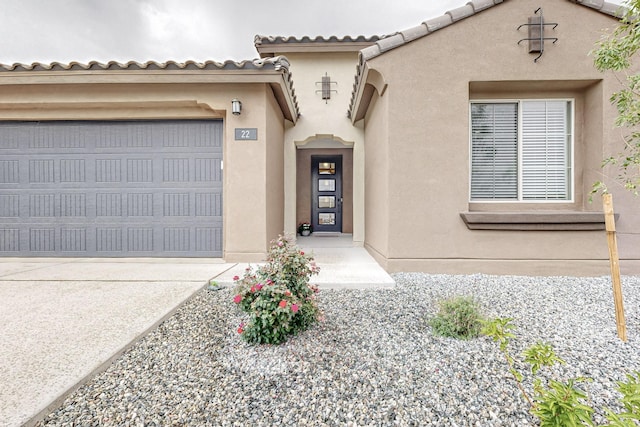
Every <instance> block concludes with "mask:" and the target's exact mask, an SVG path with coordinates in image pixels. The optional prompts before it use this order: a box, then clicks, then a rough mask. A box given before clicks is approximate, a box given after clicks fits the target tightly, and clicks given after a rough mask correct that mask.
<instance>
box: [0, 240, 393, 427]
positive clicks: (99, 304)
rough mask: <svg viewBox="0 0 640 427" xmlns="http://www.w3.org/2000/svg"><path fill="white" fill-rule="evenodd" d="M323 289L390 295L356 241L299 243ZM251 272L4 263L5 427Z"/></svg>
mask: <svg viewBox="0 0 640 427" xmlns="http://www.w3.org/2000/svg"><path fill="white" fill-rule="evenodd" d="M298 245H299V246H300V247H301V248H303V250H305V251H308V252H312V253H314V255H315V257H316V262H317V263H318V265H319V266H320V268H321V273H320V275H319V276H315V277H314V280H313V283H317V284H319V285H320V287H321V288H325V289H326V288H335V287H346V288H368V287H385V288H386V287H393V286H394V284H395V283H394V282H393V280H392V279H391V277H389V275H388V274H387V273H386V272H384V270H382V268H380V266H379V265H378V264H377V263H376V262H375V261H374V260H373V258H371V256H370V255H369V254H368V253H367V252H366V251H365V250H364V249H363V248H360V247H353V245H352V243H351V238H350V236H343V237H334V238H329V237H318V238H300V239H299V240H298ZM246 266H247V265H246V264H228V263H224V262H222V261H221V260H219V259H167V258H145V259H120V258H119V259H96V258H0V325H1V326H0V331H1V334H0V427H5V426H20V425H23V424H25V423H26V424H27V425H30V424H32V423H33V421H34V420H36V419H38V418H39V417H41V416H42V415H44V414H45V413H46V412H48V410H50V409H53V408H55V407H56V406H57V405H58V404H59V403H60V402H61V401H62V398H63V397H64V396H65V395H66V394H68V393H69V392H70V391H72V390H74V389H75V388H76V387H77V386H79V385H80V384H82V383H83V382H84V381H86V380H87V379H88V378H90V377H91V376H92V375H93V374H94V373H96V372H99V371H100V370H102V369H105V368H106V367H107V366H108V365H109V364H110V363H111V361H112V360H113V359H114V358H116V357H117V356H118V355H120V354H121V353H122V352H123V351H124V350H125V349H126V348H128V347H129V346H130V345H131V344H132V343H133V342H134V341H136V340H137V339H139V338H140V337H141V336H144V335H145V334H146V333H147V332H148V331H149V330H151V329H153V328H154V327H156V326H157V325H158V324H159V323H161V322H162V321H163V320H164V319H166V318H167V317H168V316H170V315H171V314H172V313H173V312H174V311H175V310H176V309H177V308H178V307H179V306H180V305H181V304H182V303H183V302H184V301H186V300H187V299H188V298H189V297H191V296H192V295H193V294H194V293H195V292H197V291H199V290H200V289H202V288H203V287H204V286H206V284H207V283H208V282H209V280H211V279H214V280H216V281H217V282H218V283H220V284H223V285H224V284H227V285H230V284H231V282H232V278H233V276H234V275H241V274H242V272H243V271H244V269H245V268H246Z"/></svg>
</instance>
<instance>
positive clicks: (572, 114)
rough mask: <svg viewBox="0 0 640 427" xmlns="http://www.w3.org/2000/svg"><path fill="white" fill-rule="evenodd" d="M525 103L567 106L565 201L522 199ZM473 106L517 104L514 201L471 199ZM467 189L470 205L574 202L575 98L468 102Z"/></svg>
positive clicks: (506, 99) (474, 100) (501, 99)
mask: <svg viewBox="0 0 640 427" xmlns="http://www.w3.org/2000/svg"><path fill="white" fill-rule="evenodd" d="M527 101H543V102H545V101H563V102H566V103H567V104H568V119H569V122H570V123H569V125H570V127H569V129H568V131H569V133H570V138H569V150H570V153H569V171H570V175H569V179H570V183H569V185H568V191H569V197H568V198H566V199H524V198H523V182H522V177H523V169H524V168H523V167H522V164H523V163H522V161H523V154H522V152H523V150H522V138H523V114H522V105H523V103H524V102H527ZM473 104H517V114H518V119H517V141H516V145H517V150H518V153H517V159H518V160H517V161H518V163H517V165H516V167H517V176H516V177H517V198H515V199H472V198H471V189H472V174H473V125H472V117H471V116H472V106H473ZM468 112H469V117H468V120H469V187H468V193H467V194H468V201H469V203H470V204H472V203H489V204H491V203H497V204H509V203H512V204H547V203H550V204H567V203H574V202H575V185H576V176H575V173H576V166H575V132H576V125H575V115H576V100H575V98H567V97H561V98H499V99H493V98H489V99H484V98H481V99H472V100H469V110H468Z"/></svg>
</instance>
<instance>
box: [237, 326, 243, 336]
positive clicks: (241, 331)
mask: <svg viewBox="0 0 640 427" xmlns="http://www.w3.org/2000/svg"><path fill="white" fill-rule="evenodd" d="M243 332H244V329H242V326H240V327H239V328H238V333H239V334H241V333H243Z"/></svg>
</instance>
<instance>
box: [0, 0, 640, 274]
mask: <svg viewBox="0 0 640 427" xmlns="http://www.w3.org/2000/svg"><path fill="white" fill-rule="evenodd" d="M618 13H619V11H618V6H617V5H614V4H611V3H608V2H604V1H602V0H583V1H579V0H578V1H570V0H538V1H536V2H533V3H532V2H531V1H528V0H504V1H499V0H475V1H472V2H469V3H467V4H466V5H465V6H462V7H460V8H457V9H454V10H452V11H450V12H447V13H446V14H445V15H443V16H440V17H436V18H433V19H430V20H428V21H426V22H424V23H422V24H420V25H417V26H416V27H414V28H410V29H407V30H405V31H400V32H398V33H396V34H393V35H391V36H388V37H378V36H374V37H362V36H360V37H344V38H337V37H328V38H325V37H316V38H313V39H312V38H309V37H303V38H293V37H292V38H287V37H267V36H256V39H255V41H254V42H255V46H256V49H257V51H258V53H259V55H260V59H256V60H253V61H245V62H240V63H236V62H230V61H227V62H223V63H220V62H214V61H210V62H206V63H195V62H186V63H176V62H167V63H156V62H148V63H145V64H138V63H134V62H130V63H127V64H119V63H115V62H111V63H107V64H101V63H96V62H92V63H89V64H78V63H71V64H58V63H54V64H39V63H36V64H31V65H24V64H14V65H4V66H1V67H0V120H1V121H0V135H1V137H0V138H1V139H0V254H1V256H105V257H121V256H136V257H139V256H171V257H174V256H185V257H197V256H203V257H222V258H224V259H225V260H226V261H228V262H241V261H257V260H260V259H262V258H263V257H264V255H265V253H266V250H267V247H268V242H269V241H270V240H271V239H273V238H274V237H276V236H277V235H278V234H280V233H282V232H283V231H284V232H287V233H295V231H296V229H297V227H298V224H299V223H301V222H306V221H310V222H311V223H312V224H313V227H314V232H315V233H329V234H330V233H345V234H350V235H352V236H353V242H354V245H363V246H364V247H366V248H367V250H368V251H369V252H370V253H371V254H372V255H373V256H374V257H375V258H376V260H377V261H378V262H379V263H380V264H381V265H382V266H383V267H384V268H385V269H387V271H390V272H391V271H427V272H442V273H473V272H486V273H501V274H507V273H508V274H580V275H583V274H606V273H607V270H608V250H607V245H606V239H605V237H604V232H603V231H602V230H603V229H604V216H603V214H602V207H601V204H600V203H598V200H597V198H596V201H595V202H593V203H590V202H589V200H588V199H589V192H590V190H591V186H592V183H593V182H595V181H596V180H598V179H600V174H601V172H602V171H601V169H600V163H601V160H602V159H603V158H605V157H606V156H608V155H609V154H611V153H612V152H616V151H618V150H620V149H621V135H622V134H623V133H622V131H621V130H618V129H615V128H614V120H615V116H616V111H615V108H613V107H612V106H611V105H610V104H609V101H608V99H609V96H610V94H611V93H612V92H614V91H615V90H616V89H617V88H618V87H619V83H618V81H617V80H616V78H615V77H614V76H612V75H607V74H602V73H599V72H597V71H596V70H595V68H594V67H593V65H592V61H593V58H592V57H590V56H589V55H588V53H589V51H590V50H592V49H593V47H594V44H595V42H596V41H597V40H598V39H599V38H600V37H601V35H602V32H603V30H604V29H605V28H612V27H614V26H615V25H616V23H617V18H616V16H618ZM606 172H611V171H607V170H605V173H606ZM614 197H615V204H616V212H617V213H618V215H619V216H618V223H617V227H618V241H619V245H620V256H621V258H622V261H621V266H622V268H623V272H626V273H634V274H638V273H640V234H639V233H638V230H640V200H638V199H637V198H634V197H633V196H632V195H630V194H628V193H627V192H625V191H614Z"/></svg>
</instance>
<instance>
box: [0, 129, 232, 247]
mask: <svg viewBox="0 0 640 427" xmlns="http://www.w3.org/2000/svg"><path fill="white" fill-rule="evenodd" d="M0 157H1V158H2V159H1V160H0V256H16V255H20V256H52V255H55V256H118V257H120V256H200V257H202V256H206V257H215V256H218V257H219V256H222V122H221V121H170V122H167V121H163V122H50V123H46V124H42V123H40V124H37V123H19V124H15V123H4V124H0Z"/></svg>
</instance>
